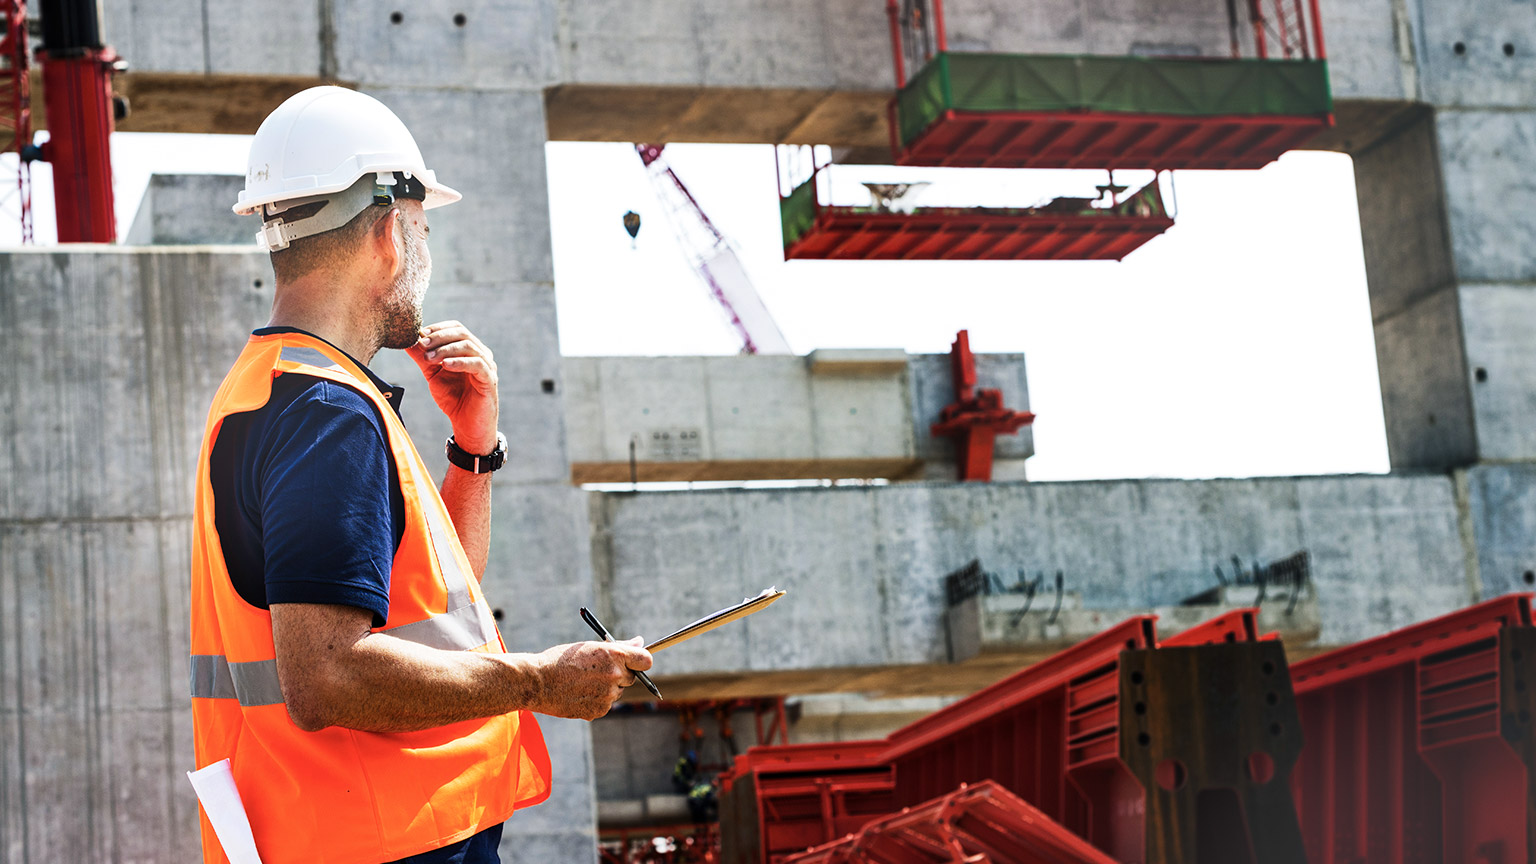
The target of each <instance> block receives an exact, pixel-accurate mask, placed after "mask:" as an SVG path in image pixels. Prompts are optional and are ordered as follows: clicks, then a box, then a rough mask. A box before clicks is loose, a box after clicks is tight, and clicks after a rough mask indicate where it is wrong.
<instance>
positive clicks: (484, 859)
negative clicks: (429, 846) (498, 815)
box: [391, 825, 502, 864]
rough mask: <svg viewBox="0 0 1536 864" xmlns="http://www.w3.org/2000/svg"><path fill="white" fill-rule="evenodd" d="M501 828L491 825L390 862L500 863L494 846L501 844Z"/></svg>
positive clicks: (402, 863)
mask: <svg viewBox="0 0 1536 864" xmlns="http://www.w3.org/2000/svg"><path fill="white" fill-rule="evenodd" d="M501 828H502V826H500V825H492V826H491V827H489V828H487V829H485V830H484V831H481V832H480V833H479V834H476V835H475V836H473V837H471V838H469V839H468V840H460V841H459V842H457V843H454V844H451V845H448V846H444V847H443V848H441V849H433V850H432V851H431V852H423V853H421V854H420V855H412V856H411V857H409V858H401V859H400V860H399V861H394V862H391V864H501V856H499V855H497V854H496V847H497V846H499V845H501Z"/></svg>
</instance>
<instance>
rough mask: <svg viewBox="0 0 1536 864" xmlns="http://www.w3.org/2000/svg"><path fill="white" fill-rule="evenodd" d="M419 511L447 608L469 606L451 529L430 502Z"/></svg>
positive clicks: (469, 602)
mask: <svg viewBox="0 0 1536 864" xmlns="http://www.w3.org/2000/svg"><path fill="white" fill-rule="evenodd" d="M418 482H419V478H418ZM425 482H426V483H428V484H430V483H431V482H432V481H431V480H430V479H429V480H427V481H425ZM429 488H430V485H429ZM421 510H422V514H423V515H425V516H426V517H427V533H428V534H430V535H432V550H433V551H434V552H436V553H437V564H438V566H439V567H440V568H442V571H443V587H444V589H446V590H447V592H448V608H449V609H462V608H464V607H466V606H469V605H470V604H472V603H473V602H474V601H473V600H472V599H471V598H470V593H469V578H470V577H469V574H468V573H466V572H464V569H463V568H462V567H460V566H459V556H457V555H455V554H453V541H452V539H451V538H452V537H454V536H455V535H454V534H453V529H452V528H450V527H448V526H447V525H446V524H444V522H443V514H442V513H441V512H440V511H439V510H438V508H437V507H434V506H433V502H432V501H430V500H426V501H422V502H421ZM476 644H477V645H478V644H484V643H483V642H478V643H476Z"/></svg>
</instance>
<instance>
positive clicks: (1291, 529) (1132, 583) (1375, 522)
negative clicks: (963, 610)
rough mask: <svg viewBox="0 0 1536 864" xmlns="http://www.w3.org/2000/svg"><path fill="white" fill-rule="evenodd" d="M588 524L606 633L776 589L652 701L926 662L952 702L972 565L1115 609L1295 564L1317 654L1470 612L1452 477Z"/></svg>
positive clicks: (786, 507) (898, 500)
mask: <svg viewBox="0 0 1536 864" xmlns="http://www.w3.org/2000/svg"><path fill="white" fill-rule="evenodd" d="M598 518H599V519H600V522H599V524H598V526H597V530H599V531H600V532H601V534H600V537H601V542H603V543H604V544H605V546H606V549H605V558H606V562H605V564H604V565H600V567H601V568H603V569H600V571H599V573H598V581H599V583H600V584H605V586H611V587H608V588H607V591H606V592H605V596H604V598H603V599H604V600H606V601H609V602H611V603H612V605H613V610H612V612H611V613H610V616H609V617H611V618H612V619H613V621H612V622H611V623H610V626H612V627H614V628H615V632H626V633H645V634H653V633H655V632H656V631H657V629H658V628H660V629H661V630H662V631H665V630H668V629H670V626H669V625H673V624H676V625H681V624H682V623H686V622H687V621H689V620H692V619H694V618H696V617H700V616H702V615H704V614H707V613H708V612H711V611H713V610H714V609H716V608H719V607H721V606H725V605H728V604H730V603H732V602H735V601H736V600H738V599H740V598H741V597H742V596H749V595H751V594H756V593H757V592H758V591H760V590H761V589H763V588H765V587H767V586H768V585H777V586H778V587H780V588H784V589H786V590H788V591H789V595H788V596H787V597H785V598H784V599H783V600H781V601H779V602H778V603H776V604H775V605H774V606H772V607H770V608H769V609H767V610H765V611H764V612H761V613H759V615H758V616H756V617H754V618H749V619H747V620H746V622H744V624H743V625H742V626H740V627H735V628H732V629H729V630H724V631H721V632H719V633H715V634H708V635H706V636H703V637H700V638H699V639H696V640H693V641H692V642H688V643H684V644H682V645H679V646H677V647H675V648H670V649H668V650H667V651H666V653H665V654H663V655H661V656H659V657H658V664H657V667H656V669H657V671H656V674H655V676H654V677H655V678H656V680H657V683H658V685H660V686H662V687H663V692H665V688H666V686H667V685H666V683H665V682H666V681H667V679H668V678H669V677H672V676H677V677H688V676H700V677H719V676H726V675H734V676H736V677H738V678H749V677H751V676H752V675H754V674H759V673H776V672H788V671H795V672H806V671H812V670H829V671H832V670H846V669H850V668H861V667H862V668H868V669H874V668H878V667H883V666H905V665H912V664H930V665H932V667H933V668H932V672H931V674H930V676H929V678H928V684H927V685H926V687H919V688H918V689H919V692H922V690H926V691H927V692H938V693H942V692H946V691H945V690H943V689H942V688H943V687H944V686H945V682H946V679H947V678H948V677H949V675H950V672H951V670H949V669H947V668H946V667H947V666H948V664H949V648H948V645H947V642H946V636H945V628H944V612H945V602H944V588H943V576H944V575H945V574H947V573H949V572H951V571H953V570H956V569H958V568H960V567H961V566H963V565H964V564H965V563H966V562H968V561H970V560H971V559H973V558H979V559H981V560H982V561H983V562H984V565H985V566H986V567H987V568H988V569H995V570H996V571H998V572H1000V573H1004V574H1010V575H1011V574H1012V573H1013V572H1014V570H1015V569H1027V570H1028V571H1030V572H1031V573H1033V572H1034V571H1037V570H1043V571H1046V572H1047V573H1054V572H1055V571H1056V570H1061V571H1063V572H1064V574H1065V584H1066V590H1068V591H1073V592H1079V593H1080V594H1081V595H1082V597H1083V605H1084V606H1085V607H1086V608H1089V609H1094V608H1097V609H1102V610H1115V612H1117V613H1119V612H1121V611H1123V610H1127V609H1137V608H1147V607H1152V606H1158V605H1167V604H1171V603H1177V602H1179V601H1181V600H1183V599H1184V598H1186V597H1189V596H1191V595H1193V594H1196V593H1198V592H1200V591H1203V590H1205V589H1207V588H1210V587H1213V586H1214V585H1215V584H1216V580H1215V577H1214V576H1213V574H1212V567H1213V566H1214V565H1218V564H1220V565H1223V566H1225V565H1226V563H1227V561H1228V560H1229V559H1230V557H1231V556H1233V555H1236V556H1238V557H1240V558H1241V559H1242V560H1243V561H1244V562H1245V563H1246V562H1248V561H1252V560H1259V561H1271V560H1276V559H1279V558H1283V557H1285V556H1287V555H1290V554H1292V553H1294V552H1297V551H1300V550H1303V549H1305V550H1307V551H1309V552H1310V553H1311V556H1312V570H1313V578H1314V584H1315V586H1316V589H1317V592H1318V597H1319V605H1320V607H1321V619H1322V620H1321V633H1320V636H1319V641H1320V642H1322V643H1323V644H1329V645H1339V644H1344V643H1347V642H1352V641H1355V640H1358V639H1363V638H1366V637H1368V636H1373V635H1376V634H1379V633H1382V632H1385V631H1387V630H1390V629H1393V628H1395V627H1400V626H1403V625H1406V624H1408V623H1412V622H1415V621H1421V620H1423V619H1425V618H1428V617H1432V616H1434V615H1438V614H1442V613H1444V612H1448V611H1450V610H1452V609H1455V608H1458V607H1460V606H1462V605H1465V604H1466V603H1467V602H1469V601H1470V599H1471V598H1470V597H1469V595H1468V587H1467V576H1466V567H1467V565H1466V557H1467V556H1466V550H1465V549H1464V547H1463V542H1462V537H1461V533H1460V528H1459V522H1458V510H1457V504H1456V499H1455V495H1454V489H1453V484H1452V482H1451V479H1450V478H1448V477H1445V476H1431V475H1417V476H1416V475H1402V476H1354V477H1320V478H1273V479H1263V480H1221V481H1151V480H1148V481H1116V482H1092V483H994V484H991V485H988V486H982V487H974V486H967V485H963V484H900V485H892V486H886V487H867V488H852V487H849V488H834V489H812V490H798V489H785V490H747V491H724V490H722V491H711V492H675V493H671V492H669V493H656V494H651V495H616V494H608V495H604V496H603V497H602V499H601V501H600V516H599V517H598ZM604 570H606V572H604ZM1405 583H1407V584H1411V585H1412V586H1413V587H1412V590H1404V585H1405ZM605 620H607V619H605ZM1113 623H1116V621H1114V620H1105V621H1104V622H1103V624H1104V626H1108V625H1110V624H1113ZM839 674H841V673H840V672H835V671H833V672H832V674H828V675H826V676H824V680H823V683H824V684H825V685H826V686H825V687H824V689H825V690H835V689H839V688H838V687H836V686H833V685H834V683H835V681H836V680H837V678H838V675H839ZM910 683H911V682H910V681H909V684H910Z"/></svg>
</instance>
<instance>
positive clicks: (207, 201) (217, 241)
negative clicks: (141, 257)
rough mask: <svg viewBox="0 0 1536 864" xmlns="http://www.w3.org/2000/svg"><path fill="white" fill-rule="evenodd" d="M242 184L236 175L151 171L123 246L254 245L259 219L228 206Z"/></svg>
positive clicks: (237, 194)
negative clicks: (152, 172)
mask: <svg viewBox="0 0 1536 864" xmlns="http://www.w3.org/2000/svg"><path fill="white" fill-rule="evenodd" d="M244 186H245V177H244V176H243V175H240V174H152V175H150V178H149V186H148V187H147V188H145V190H144V197H143V198H142V199H140V201H139V212H138V213H136V214H135V215H134V217H133V224H132V225H131V226H130V227H129V228H128V233H127V234H126V235H125V236H124V237H123V245H125V246H202V245H226V246H251V247H254V246H255V245H256V231H257V230H258V229H259V228H260V227H261V222H260V220H259V219H258V218H257V217H255V216H236V215H235V214H234V212H233V211H232V210H230V209H229V208H230V205H232V204H234V203H235V200H236V198H237V197H238V196H239V193H240V190H241V189H242V188H244Z"/></svg>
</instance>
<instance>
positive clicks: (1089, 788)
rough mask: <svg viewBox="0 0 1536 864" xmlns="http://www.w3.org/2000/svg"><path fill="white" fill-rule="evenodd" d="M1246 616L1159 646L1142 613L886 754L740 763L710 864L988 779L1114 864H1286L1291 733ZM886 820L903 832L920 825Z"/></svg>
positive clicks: (778, 850) (1277, 654) (1274, 676)
mask: <svg viewBox="0 0 1536 864" xmlns="http://www.w3.org/2000/svg"><path fill="white" fill-rule="evenodd" d="M1255 616H1256V612H1254V611H1253V610H1247V611H1246V612H1243V613H1235V615H1229V616H1225V617H1223V618H1221V619H1217V620H1215V621H1212V622H1207V623H1206V624H1203V625H1201V626H1200V627H1197V628H1194V629H1193V630H1191V631H1188V632H1187V633H1184V634H1181V635H1180V636H1177V637H1174V638H1173V639H1171V640H1169V642H1170V646H1169V647H1161V646H1159V645H1158V644H1157V640H1156V636H1155V629H1154V625H1155V622H1156V617H1155V616H1151V615H1142V616H1136V617H1134V618H1131V619H1130V620H1128V621H1126V622H1124V623H1122V624H1120V625H1119V626H1116V627H1113V628H1111V629H1109V630H1107V631H1105V632H1104V633H1102V634H1100V635H1098V636H1096V637H1094V638H1092V639H1089V640H1086V641H1084V642H1082V643H1079V644H1078V645H1076V646H1074V647H1073V648H1070V649H1068V650H1066V651H1063V652H1060V653H1058V654H1056V655H1054V656H1052V657H1050V658H1048V659H1046V660H1044V661H1041V662H1040V663H1037V664H1035V665H1033V666H1030V667H1028V668H1026V669H1024V670H1022V671H1020V672H1018V673H1016V674H1015V675H1013V676H1011V677H1009V678H1007V679H1005V680H1003V681H1000V682H998V683H997V684H994V685H992V686H991V687H988V688H986V689H984V690H982V691H980V692H978V693H976V694H974V695H972V696H970V697H967V698H966V699H963V700H961V701H960V702H957V703H955V704H954V705H951V706H950V707H948V708H945V709H944V710H942V711H938V712H936V713H934V714H931V715H929V716H928V717H925V718H923V719H922V720H919V721H917V722H915V723H912V724H910V725H908V726H906V727H904V728H902V729H900V730H898V731H896V732H894V733H892V734H891V735H889V736H888V737H887V738H885V739H884V740H881V741H866V742H853V743H842V744H828V745H811V746H800V747H779V748H754V749H752V750H749V751H748V752H747V753H746V754H745V755H743V756H741V757H738V759H737V760H736V765H735V767H734V768H733V769H732V771H731V773H730V774H729V775H727V777H726V778H725V781H724V783H723V784H722V788H723V789H724V790H725V791H724V793H723V797H722V807H721V832H722V851H723V855H724V858H723V860H724V861H726V862H730V864H770V862H778V861H782V860H784V859H785V858H786V857H787V856H789V855H791V854H794V853H797V852H799V851H800V850H801V849H803V848H805V846H810V845H820V844H824V843H828V842H833V841H836V840H838V839H839V838H840V837H842V836H843V835H845V834H848V833H854V832H856V831H861V830H863V827H864V826H866V825H868V824H869V823H871V822H874V821H875V820H876V819H877V818H881V817H882V816H884V815H888V814H892V813H897V812H898V811H903V810H904V808H912V809H913V810H915V809H916V808H921V807H925V806H929V805H930V804H932V803H933V802H935V801H938V800H940V799H943V798H944V797H945V796H948V795H950V794H951V793H954V792H955V790H956V789H959V788H961V787H962V784H971V785H972V786H974V785H975V784H980V783H983V782H984V781H992V782H994V783H996V784H997V785H998V786H1000V787H1002V788H1004V789H1007V790H1008V791H1009V792H1011V793H1013V794H1014V795H1016V796H1018V797H1019V798H1021V799H1023V800H1024V801H1026V802H1028V803H1029V805H1030V806H1031V807H1033V808H1034V809H1035V810H1036V811H1038V813H1039V814H1041V818H1044V819H1049V820H1050V821H1051V822H1052V823H1054V825H1055V826H1056V830H1059V831H1064V832H1067V833H1070V834H1071V835H1074V836H1076V837H1079V838H1081V839H1083V840H1085V841H1087V842H1088V843H1090V844H1092V846H1093V847H1095V848H1096V849H1098V850H1099V851H1100V852H1102V853H1104V854H1106V855H1108V856H1109V857H1110V858H1112V859H1113V860H1116V861H1125V862H1160V864H1161V862H1167V864H1173V862H1187V861H1200V862H1206V861H1211V862H1222V864H1229V862H1230V864H1265V862H1275V864H1293V862H1297V861H1300V860H1301V857H1300V856H1301V854H1302V853H1301V839H1300V833H1299V831H1298V830H1297V828H1296V822H1295V812H1294V809H1293V807H1292V804H1291V801H1290V797H1289V794H1288V791H1287V785H1286V778H1287V777H1288V772H1289V770H1290V766H1291V764H1292V763H1293V762H1294V760H1295V758H1296V753H1297V751H1298V750H1299V749H1300V731H1299V723H1298V722H1297V721H1296V717H1295V710H1294V709H1295V705H1294V702H1293V701H1292V697H1291V693H1290V687H1289V683H1288V679H1287V678H1286V675H1285V658H1284V655H1283V653H1282V651H1281V647H1280V645H1279V644H1278V643H1276V642H1274V641H1269V640H1260V641H1253V640H1254V637H1255V636H1256V629H1255V626H1254V623H1255V621H1256V617H1255ZM1277 728H1278V729H1280V732H1279V733H1276V732H1275V731H1273V730H1275V729H1277ZM839 795H840V796H841V798H839ZM882 807H886V808H890V809H887V810H885V811H884V813H883V814H880V813H875V812H873V811H878V810H880V809H881V808H882ZM941 809H942V807H941ZM934 812H937V811H934ZM861 820H862V823H861ZM896 824H898V825H899V826H900V827H899V832H898V833H900V832H906V833H904V834H903V836H916V835H914V834H912V831H915V830H917V826H918V825H919V824H926V825H929V826H930V827H931V826H933V824H934V823H933V820H927V821H926V822H925V821H924V819H921V818H920V819H917V820H915V821H913V822H904V821H900V820H898V822H897V823H896ZM952 827H953V826H952V825H951V828H952ZM923 830H928V829H923ZM934 830H938V829H936V828H935V829H934ZM944 830H950V829H944ZM921 833H922V832H921V831H918V834H921ZM1048 833H1050V832H1048ZM926 836H929V837H930V839H938V838H937V835H933V834H930V835H926ZM1053 836H1054V835H1053ZM945 842H947V841H945ZM863 848H865V850H866V851H868V849H869V848H871V847H863ZM882 848H883V847H882ZM1197 850H1198V856H1197V854H1196V853H1197ZM824 851H827V850H824ZM838 854H841V853H838ZM978 854H979V853H978ZM809 860H828V861H831V860H841V859H838V858H836V857H825V858H821V859H809ZM861 860H881V861H885V860H890V861H904V860H940V861H942V860H949V859H946V858H942V857H939V858H933V859H914V858H901V857H892V858H883V857H878V856H877V855H875V854H873V853H871V854H870V855H869V856H868V857H867V858H866V859H861ZM997 860H1023V861H1028V860H1032V859H1030V858H1027V857H1025V858H1015V859H997Z"/></svg>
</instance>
